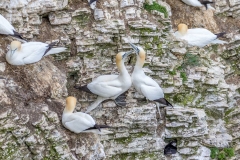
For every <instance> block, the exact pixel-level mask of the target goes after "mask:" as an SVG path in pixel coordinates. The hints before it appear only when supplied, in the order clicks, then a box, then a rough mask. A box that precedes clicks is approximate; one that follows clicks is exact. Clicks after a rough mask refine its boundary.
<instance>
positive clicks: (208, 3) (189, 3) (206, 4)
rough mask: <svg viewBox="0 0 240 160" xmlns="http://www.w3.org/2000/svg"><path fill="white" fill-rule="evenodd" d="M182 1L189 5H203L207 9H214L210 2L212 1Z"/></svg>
mask: <svg viewBox="0 0 240 160" xmlns="http://www.w3.org/2000/svg"><path fill="white" fill-rule="evenodd" d="M182 1H183V2H184V3H186V4H187V5H189V6H194V7H202V6H205V8H206V10H207V9H212V10H215V8H213V7H212V6H211V5H210V3H214V2H212V1H204V0H182Z"/></svg>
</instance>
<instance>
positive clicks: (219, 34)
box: [215, 32, 226, 38]
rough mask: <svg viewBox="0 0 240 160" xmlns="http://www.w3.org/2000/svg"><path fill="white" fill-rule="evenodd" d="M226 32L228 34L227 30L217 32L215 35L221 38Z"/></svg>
mask: <svg viewBox="0 0 240 160" xmlns="http://www.w3.org/2000/svg"><path fill="white" fill-rule="evenodd" d="M224 34H226V32H221V33H217V34H215V35H216V36H217V38H220V37H223V35H224Z"/></svg>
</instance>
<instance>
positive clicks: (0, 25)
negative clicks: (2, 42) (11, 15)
mask: <svg viewBox="0 0 240 160" xmlns="http://www.w3.org/2000/svg"><path fill="white" fill-rule="evenodd" d="M0 34H5V35H10V36H13V37H16V38H19V39H22V40H24V39H23V37H22V36H21V34H19V33H18V32H16V30H15V29H14V27H13V26H12V25H11V24H10V23H9V22H8V21H7V20H6V19H5V18H4V17H3V16H2V15H1V14H0ZM24 41H26V40H24Z"/></svg>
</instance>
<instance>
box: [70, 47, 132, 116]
mask: <svg viewBox="0 0 240 160" xmlns="http://www.w3.org/2000/svg"><path fill="white" fill-rule="evenodd" d="M131 53H132V51H129V52H120V53H118V54H117V55H116V65H117V68H118V70H119V73H120V74H119V75H102V76H99V77H97V78H96V79H94V80H93V81H92V82H91V83H89V84H87V85H85V86H75V88H76V89H79V90H82V91H85V92H88V93H93V94H96V95H98V97H97V99H96V100H95V102H94V103H92V104H91V105H90V106H89V107H88V108H87V111H86V113H88V112H90V111H91V110H93V109H95V108H96V107H97V106H98V105H99V104H100V103H101V102H103V101H104V100H107V99H112V100H114V101H115V103H116V104H117V105H118V106H126V102H125V98H126V97H125V96H124V95H123V93H124V92H126V91H127V90H128V89H129V88H130V87H131V85H132V81H131V77H130V75H129V73H128V71H127V69H126V67H125V65H124V61H125V59H126V57H127V56H128V55H130V54H131Z"/></svg>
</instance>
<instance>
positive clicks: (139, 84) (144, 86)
mask: <svg viewBox="0 0 240 160" xmlns="http://www.w3.org/2000/svg"><path fill="white" fill-rule="evenodd" d="M130 45H131V47H132V48H133V49H134V51H135V53H136V55H137V62H136V64H135V67H134V70H133V73H132V83H133V86H134V88H135V89H136V90H137V91H138V93H140V94H142V95H144V96H145V97H146V98H147V99H149V100H151V101H155V102H158V103H157V108H158V112H159V115H160V116H161V114H160V110H159V103H160V104H164V105H166V106H172V104H171V103H169V102H168V101H167V100H166V99H165V98H164V93H163V90H162V88H161V87H160V86H159V85H158V83H157V82H156V81H154V80H153V79H152V78H151V77H149V76H146V75H145V73H144V71H143V69H142V67H143V65H144V63H145V58H146V53H145V51H144V50H143V48H142V47H140V46H135V45H134V44H132V43H130ZM172 107H173V106H172Z"/></svg>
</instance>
